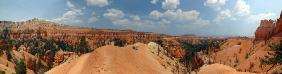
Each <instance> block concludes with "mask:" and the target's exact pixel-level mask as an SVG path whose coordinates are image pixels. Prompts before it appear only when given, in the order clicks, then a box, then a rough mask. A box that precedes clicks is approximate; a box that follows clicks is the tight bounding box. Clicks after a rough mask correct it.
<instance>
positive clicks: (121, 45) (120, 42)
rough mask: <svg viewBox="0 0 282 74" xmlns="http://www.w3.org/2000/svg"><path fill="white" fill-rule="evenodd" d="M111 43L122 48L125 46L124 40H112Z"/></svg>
mask: <svg viewBox="0 0 282 74" xmlns="http://www.w3.org/2000/svg"><path fill="white" fill-rule="evenodd" d="M112 41H113V42H114V45H115V46H119V47H123V46H125V45H126V42H125V40H122V39H119V38H114V39H113V40H112Z"/></svg>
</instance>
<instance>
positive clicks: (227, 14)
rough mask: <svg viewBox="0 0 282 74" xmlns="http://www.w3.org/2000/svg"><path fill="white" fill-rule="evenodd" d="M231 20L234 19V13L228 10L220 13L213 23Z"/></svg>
mask: <svg viewBox="0 0 282 74" xmlns="http://www.w3.org/2000/svg"><path fill="white" fill-rule="evenodd" d="M230 18H232V19H234V18H233V17H232V12H231V11H230V10H229V9H226V10H223V11H220V12H219V14H217V16H216V18H215V19H214V20H213V21H214V22H221V21H223V20H225V19H230Z"/></svg>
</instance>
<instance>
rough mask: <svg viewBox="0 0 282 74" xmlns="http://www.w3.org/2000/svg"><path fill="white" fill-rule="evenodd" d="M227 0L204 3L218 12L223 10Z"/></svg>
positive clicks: (213, 0) (210, 0)
mask: <svg viewBox="0 0 282 74" xmlns="http://www.w3.org/2000/svg"><path fill="white" fill-rule="evenodd" d="M226 2H227V0H206V2H205V3H204V5H205V6H209V7H214V8H216V9H217V10H220V9H221V6H224V5H225V3H226Z"/></svg>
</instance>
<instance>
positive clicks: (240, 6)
mask: <svg viewBox="0 0 282 74" xmlns="http://www.w3.org/2000/svg"><path fill="white" fill-rule="evenodd" d="M234 11H235V12H236V14H237V15H239V16H245V15H249V14H250V5H248V4H247V3H246V2H245V1H244V0H237V2H236V4H235V6H234Z"/></svg>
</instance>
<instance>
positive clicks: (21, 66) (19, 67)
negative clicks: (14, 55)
mask: <svg viewBox="0 0 282 74" xmlns="http://www.w3.org/2000/svg"><path fill="white" fill-rule="evenodd" d="M16 74H26V64H25V63H24V60H23V59H21V60H19V61H18V62H17V63H16Z"/></svg>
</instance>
